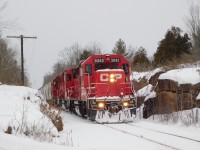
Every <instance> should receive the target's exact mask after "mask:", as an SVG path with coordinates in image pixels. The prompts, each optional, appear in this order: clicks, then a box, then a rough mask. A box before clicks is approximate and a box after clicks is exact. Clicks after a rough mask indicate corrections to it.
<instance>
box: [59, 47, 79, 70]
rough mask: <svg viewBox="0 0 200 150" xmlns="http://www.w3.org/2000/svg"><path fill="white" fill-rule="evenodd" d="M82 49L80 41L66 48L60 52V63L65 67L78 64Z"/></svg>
mask: <svg viewBox="0 0 200 150" xmlns="http://www.w3.org/2000/svg"><path fill="white" fill-rule="evenodd" d="M81 52H82V49H81V47H80V45H79V44H78V43H75V44H74V45H72V46H71V47H67V48H64V49H63V50H61V51H60V52H59V54H58V57H59V63H60V64H62V66H63V67H65V69H67V68H71V67H74V66H76V65H78V63H79V60H80V54H81Z"/></svg>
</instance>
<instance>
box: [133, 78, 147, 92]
mask: <svg viewBox="0 0 200 150" xmlns="http://www.w3.org/2000/svg"><path fill="white" fill-rule="evenodd" d="M133 85H134V89H135V91H138V90H140V89H142V88H143V87H145V86H147V85H148V81H147V79H146V78H144V77H143V78H142V79H141V80H140V81H139V82H137V81H135V80H133Z"/></svg>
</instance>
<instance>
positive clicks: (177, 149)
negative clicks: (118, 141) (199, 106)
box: [102, 124, 200, 150]
mask: <svg viewBox="0 0 200 150" xmlns="http://www.w3.org/2000/svg"><path fill="white" fill-rule="evenodd" d="M102 125H103V126H106V127H108V128H111V129H113V130H116V131H118V132H122V133H124V134H128V135H131V136H134V137H137V138H141V139H144V140H147V141H150V142H153V143H156V144H159V145H161V146H164V147H167V148H170V149H173V150H185V149H187V148H186V147H184V146H182V145H181V144H182V143H188V140H189V141H190V142H189V144H190V145H191V146H193V147H195V148H197V147H199V146H200V141H199V140H195V139H191V138H187V137H183V136H179V135H175V134H170V133H166V132H161V131H156V130H151V129H147V128H143V127H140V126H136V125H131V124H118V125H117V124H102ZM127 126H129V128H128V127H127ZM126 127H127V128H126ZM130 127H131V128H130ZM138 129H139V130H140V131H138ZM144 130H146V132H149V133H145V132H144ZM135 131H137V132H135ZM140 132H141V133H140ZM155 134H156V136H158V137H164V138H163V139H167V141H163V139H161V138H160V139H159V138H157V139H156V138H154V137H155V136H152V135H155ZM168 140H169V141H168ZM170 141H172V142H171V143H170ZM174 141H176V142H174ZM173 143H176V144H173ZM194 145H195V146H194ZM191 149H192V148H191Z"/></svg>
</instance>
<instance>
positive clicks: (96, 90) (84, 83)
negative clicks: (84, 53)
mask: <svg viewBox="0 0 200 150" xmlns="http://www.w3.org/2000/svg"><path fill="white" fill-rule="evenodd" d="M133 93H134V88H133V85H132V83H131V82H130V66H129V62H128V61H127V60H126V59H125V58H124V57H123V56H121V55H116V54H110V55H92V56H90V57H89V58H87V59H86V60H85V61H83V62H82V63H80V65H79V66H78V67H76V68H71V69H69V70H66V71H65V72H64V73H63V74H62V76H59V77H57V78H56V79H54V80H53V82H52V97H53V99H54V100H58V101H60V102H61V101H62V102H63V103H64V105H65V108H66V109H68V110H69V111H71V112H74V113H77V114H78V115H81V116H83V117H86V116H87V117H88V118H90V119H92V120H95V121H97V122H99V123H109V122H127V121H132V120H133V118H134V117H135V110H136V108H135V99H134V94H133Z"/></svg>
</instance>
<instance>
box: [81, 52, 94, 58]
mask: <svg viewBox="0 0 200 150" xmlns="http://www.w3.org/2000/svg"><path fill="white" fill-rule="evenodd" d="M91 55H92V52H91V51H88V50H83V52H82V53H81V54H80V60H85V59H87V58H88V57H89V56H91Z"/></svg>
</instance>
